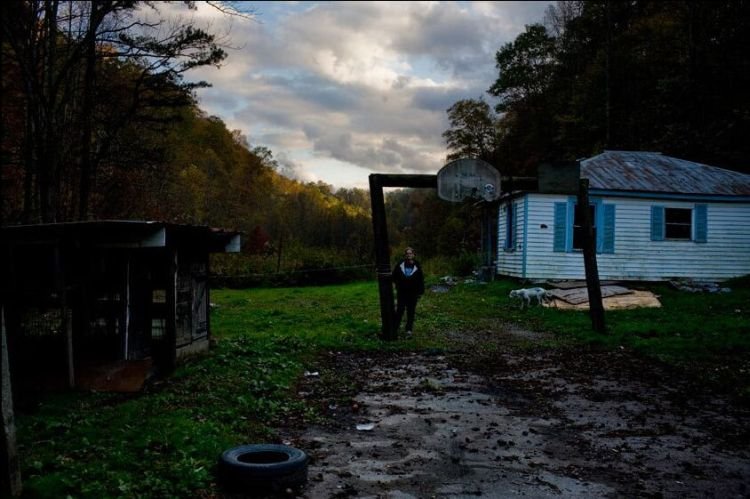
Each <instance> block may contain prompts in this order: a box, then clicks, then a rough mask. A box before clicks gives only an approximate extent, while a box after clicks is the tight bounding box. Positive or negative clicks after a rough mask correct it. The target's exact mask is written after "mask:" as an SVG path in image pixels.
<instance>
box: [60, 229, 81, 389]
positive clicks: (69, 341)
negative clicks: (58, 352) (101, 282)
mask: <svg viewBox="0 0 750 499" xmlns="http://www.w3.org/2000/svg"><path fill="white" fill-rule="evenodd" d="M61 245H62V240H58V242H57V247H56V248H55V267H56V268H57V273H58V275H59V276H60V277H59V280H58V288H59V291H60V301H61V303H60V309H61V310H62V324H61V326H62V328H63V331H65V353H66V364H67V366H68V387H69V388H74V387H75V386H76V375H75V365H74V357H73V318H72V311H71V308H70V304H69V296H68V284H67V282H66V279H65V265H64V257H63V255H62V252H63V248H62V247H61Z"/></svg>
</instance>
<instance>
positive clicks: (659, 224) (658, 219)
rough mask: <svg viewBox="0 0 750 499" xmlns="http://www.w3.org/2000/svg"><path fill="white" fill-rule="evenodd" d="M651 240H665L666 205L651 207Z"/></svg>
mask: <svg viewBox="0 0 750 499" xmlns="http://www.w3.org/2000/svg"><path fill="white" fill-rule="evenodd" d="M651 240H652V241H663V240H664V207H663V206H652V207H651Z"/></svg>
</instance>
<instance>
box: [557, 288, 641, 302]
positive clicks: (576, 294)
mask: <svg viewBox="0 0 750 499" xmlns="http://www.w3.org/2000/svg"><path fill="white" fill-rule="evenodd" d="M549 292H550V293H551V294H552V296H554V297H555V298H559V299H561V300H563V301H566V302H568V303H570V304H572V305H578V304H581V303H588V301H589V293H588V289H586V288H585V287H584V288H573V289H551V290H549ZM631 293H633V291H632V290H630V289H628V288H626V287H623V286H602V287H601V294H602V298H606V297H610V296H617V295H626V294H631Z"/></svg>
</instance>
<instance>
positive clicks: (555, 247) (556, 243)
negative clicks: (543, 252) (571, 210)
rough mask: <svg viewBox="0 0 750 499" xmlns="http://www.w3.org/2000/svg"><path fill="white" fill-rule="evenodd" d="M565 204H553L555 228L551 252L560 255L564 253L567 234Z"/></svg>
mask: <svg viewBox="0 0 750 499" xmlns="http://www.w3.org/2000/svg"><path fill="white" fill-rule="evenodd" d="M567 206H568V205H567V204H566V203H555V227H554V231H555V232H554V234H553V237H554V239H553V242H552V251H554V252H555V253H562V252H564V251H565V238H566V237H567V234H568V228H567V224H566V221H567V217H568V215H567Z"/></svg>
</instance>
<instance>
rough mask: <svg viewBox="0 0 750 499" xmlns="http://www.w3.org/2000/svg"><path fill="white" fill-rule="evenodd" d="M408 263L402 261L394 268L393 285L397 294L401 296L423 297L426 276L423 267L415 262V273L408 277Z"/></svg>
mask: <svg viewBox="0 0 750 499" xmlns="http://www.w3.org/2000/svg"><path fill="white" fill-rule="evenodd" d="M405 266H406V262H405V261H401V262H400V263H399V264H398V265H396V266H395V267H394V268H393V283H394V284H395V285H396V292H397V293H398V294H399V295H400V296H421V295H422V294H424V274H423V273H422V265H421V264H420V263H419V262H418V261H416V260H414V272H412V274H411V275H409V276H407V275H406V273H405Z"/></svg>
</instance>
